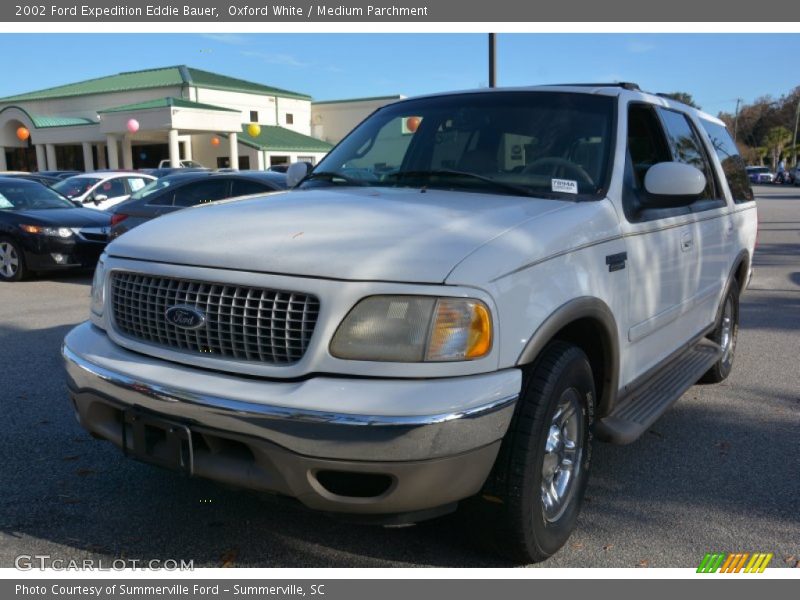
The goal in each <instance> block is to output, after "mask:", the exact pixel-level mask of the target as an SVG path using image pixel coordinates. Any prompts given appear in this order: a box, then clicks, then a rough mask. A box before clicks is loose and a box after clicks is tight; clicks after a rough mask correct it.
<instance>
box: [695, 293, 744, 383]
mask: <svg viewBox="0 0 800 600" xmlns="http://www.w3.org/2000/svg"><path fill="white" fill-rule="evenodd" d="M708 337H709V339H711V340H712V341H714V342H716V343H717V344H719V347H720V349H721V350H722V354H721V355H720V357H719V360H718V361H717V362H715V363H714V366H712V367H711V368H710V369H709V370H708V371H707V372H706V373H705V375H703V377H702V378H701V379H700V381H701V382H702V383H719V382H721V381H724V380H725V379H727V378H728V375H730V374H731V370H732V369H733V358H734V356H735V355H736V339H737V338H738V337H739V284H738V283H736V280H735V279H734V280H733V281H731V284H730V286H728V291H727V292H726V294H725V299H724V300H723V301H722V306H721V308H720V312H719V315H718V316H717V326H716V327H715V328H714V331H712V332H711V334H710V335H709V336H708Z"/></svg>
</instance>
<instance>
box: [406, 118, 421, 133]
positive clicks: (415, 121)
mask: <svg viewBox="0 0 800 600" xmlns="http://www.w3.org/2000/svg"><path fill="white" fill-rule="evenodd" d="M420 123H422V119H421V118H420V117H408V119H406V128H408V130H409V131H410V132H411V133H414V132H415V131H416V130H417V128H418V127H419V124H420Z"/></svg>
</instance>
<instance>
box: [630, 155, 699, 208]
mask: <svg viewBox="0 0 800 600" xmlns="http://www.w3.org/2000/svg"><path fill="white" fill-rule="evenodd" d="M644 189H645V191H646V192H647V194H646V195H645V196H644V197H643V198H642V203H643V204H644V205H645V208H674V207H678V206H686V205H687V204H691V203H692V202H694V201H695V200H697V198H698V197H699V196H700V194H702V193H703V190H704V189H706V176H705V175H703V172H702V171H700V169H698V168H696V167H693V166H692V165H687V164H686V163H680V162H662V163H657V164H655V165H653V166H652V167H650V168H649V169H648V170H647V174H646V175H645V176H644Z"/></svg>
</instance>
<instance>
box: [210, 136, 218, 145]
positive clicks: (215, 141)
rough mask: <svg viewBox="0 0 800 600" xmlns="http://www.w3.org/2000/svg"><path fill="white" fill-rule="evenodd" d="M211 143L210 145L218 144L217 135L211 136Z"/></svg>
mask: <svg viewBox="0 0 800 600" xmlns="http://www.w3.org/2000/svg"><path fill="white" fill-rule="evenodd" d="M211 145H212V146H219V138H218V137H212V138H211Z"/></svg>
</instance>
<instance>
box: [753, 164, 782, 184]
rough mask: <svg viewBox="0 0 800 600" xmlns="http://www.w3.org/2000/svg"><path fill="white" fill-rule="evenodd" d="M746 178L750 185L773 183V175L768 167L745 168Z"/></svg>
mask: <svg viewBox="0 0 800 600" xmlns="http://www.w3.org/2000/svg"><path fill="white" fill-rule="evenodd" d="M747 176H748V177H749V178H750V183H772V182H773V181H775V174H774V173H773V172H772V171H770V170H769V168H768V167H757V166H752V167H747Z"/></svg>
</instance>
